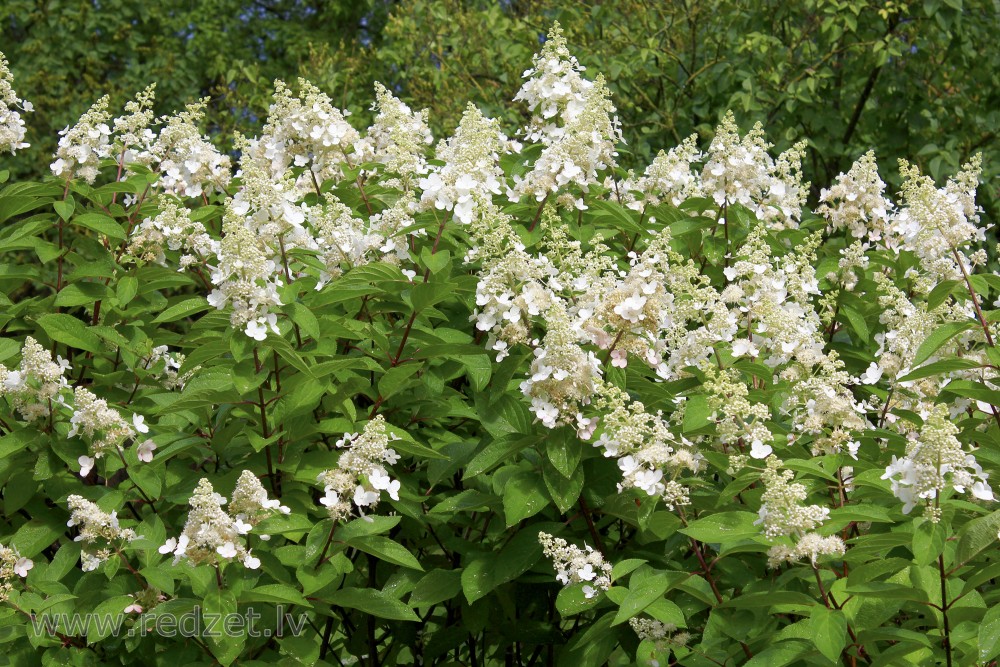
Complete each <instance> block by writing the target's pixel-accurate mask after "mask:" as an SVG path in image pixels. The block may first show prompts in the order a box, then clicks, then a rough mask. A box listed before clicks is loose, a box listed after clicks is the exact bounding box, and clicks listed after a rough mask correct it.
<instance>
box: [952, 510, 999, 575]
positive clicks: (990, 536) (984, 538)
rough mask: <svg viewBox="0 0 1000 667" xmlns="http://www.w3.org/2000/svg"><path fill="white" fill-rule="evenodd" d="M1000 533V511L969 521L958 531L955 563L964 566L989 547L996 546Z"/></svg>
mask: <svg viewBox="0 0 1000 667" xmlns="http://www.w3.org/2000/svg"><path fill="white" fill-rule="evenodd" d="M998 531H1000V510H998V511H996V512H993V513H992V514H988V515H986V516H982V517H979V518H978V519H973V520H972V521H969V522H968V523H966V524H965V525H964V526H962V527H961V528H960V529H959V531H958V546H957V547H956V549H955V563H956V564H957V565H964V564H965V563H968V562H969V561H970V560H972V559H973V558H975V557H976V555H977V554H978V553H979V552H980V551H982V550H983V549H985V548H986V547H988V546H992V545H994V544H996V541H997V532H998Z"/></svg>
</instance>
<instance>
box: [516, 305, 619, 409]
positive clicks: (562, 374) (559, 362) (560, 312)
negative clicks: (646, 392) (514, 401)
mask: <svg viewBox="0 0 1000 667" xmlns="http://www.w3.org/2000/svg"><path fill="white" fill-rule="evenodd" d="M545 320H546V324H547V326H548V330H547V331H546V332H545V337H544V338H543V339H542V344H541V345H540V346H538V347H536V348H535V349H534V359H533V360H532V362H531V368H530V370H529V371H528V377H527V378H526V379H525V380H524V381H523V382H521V392H522V393H523V394H524V395H525V396H527V397H528V398H529V399H530V400H531V411H532V412H533V413H534V415H535V417H537V418H538V420H539V421H541V422H542V424H543V425H544V426H546V427H547V428H555V427H556V426H559V425H561V424H572V423H573V422H574V421H575V420H576V415H577V414H578V413H579V412H581V410H582V408H583V406H585V405H587V404H589V403H590V400H591V396H593V394H594V390H595V389H596V386H597V382H598V381H599V380H600V378H601V374H602V371H601V364H600V362H599V361H598V359H597V357H596V356H595V355H594V353H593V352H587V351H585V350H584V349H583V348H582V347H581V346H580V345H579V344H578V342H577V341H578V335H577V333H576V332H575V331H574V329H573V323H572V321H571V320H570V319H569V315H568V314H567V313H566V310H565V308H564V307H563V305H562V303H561V302H559V301H556V302H554V303H553V304H552V305H551V306H550V307H549V308H548V310H547V311H546V312H545Z"/></svg>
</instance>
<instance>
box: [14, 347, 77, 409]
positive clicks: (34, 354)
mask: <svg viewBox="0 0 1000 667" xmlns="http://www.w3.org/2000/svg"><path fill="white" fill-rule="evenodd" d="M69 369H70V365H69V362H67V361H66V360H65V359H63V358H62V357H57V358H56V361H53V360H52V353H51V352H49V351H48V350H46V349H45V348H44V347H42V346H41V345H39V344H38V341H36V340H35V339H34V338H32V337H31V336H27V337H26V338H25V339H24V346H23V347H22V348H21V365H20V366H19V367H18V370H10V369H8V368H7V367H6V366H4V365H3V364H0V396H6V397H7V400H8V401H10V404H11V406H12V407H13V408H14V409H15V410H17V411H18V413H19V414H20V415H21V418H22V419H24V420H25V421H29V422H30V421H36V420H39V419H44V418H46V417H48V416H49V414H50V412H51V411H52V404H53V403H56V404H60V405H61V404H62V403H63V402H64V400H65V399H64V398H63V396H62V394H61V392H62V390H63V389H67V388H69V382H68V381H67V380H66V378H65V377H63V373H65V372H66V371H67V370H69Z"/></svg>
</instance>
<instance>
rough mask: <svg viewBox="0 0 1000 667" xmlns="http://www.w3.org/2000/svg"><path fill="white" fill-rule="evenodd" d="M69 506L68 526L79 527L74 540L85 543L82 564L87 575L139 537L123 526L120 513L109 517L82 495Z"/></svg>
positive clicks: (75, 496)
mask: <svg viewBox="0 0 1000 667" xmlns="http://www.w3.org/2000/svg"><path fill="white" fill-rule="evenodd" d="M67 504H68V505H69V511H70V519H69V521H67V522H66V525H67V526H69V527H73V526H78V527H79V533H78V534H77V536H76V537H75V538H74V541H75V542H82V543H83V550H82V551H81V552H80V564H81V568H82V569H83V571H84V572H91V571H93V570H96V569H97V567H98V566H99V565H100V564H101V563H103V562H104V561H106V560H108V559H109V558H111V557H112V556H113V555H114V554H115V553H117V552H118V551H120V550H121V548H122V546H124V544H127V543H128V542H131V541H132V540H134V539H136V538H137V537H138V536H137V535H136V533H135V531H134V530H132V529H131V528H122V527H121V525H120V524H119V522H118V512H111V513H110V514H108V513H107V512H105V511H104V510H102V509H101V508H100V507H98V506H97V504H96V503H93V502H91V501H89V500H87V499H86V498H84V497H83V496H78V495H72V496H70V497H69V498H67Z"/></svg>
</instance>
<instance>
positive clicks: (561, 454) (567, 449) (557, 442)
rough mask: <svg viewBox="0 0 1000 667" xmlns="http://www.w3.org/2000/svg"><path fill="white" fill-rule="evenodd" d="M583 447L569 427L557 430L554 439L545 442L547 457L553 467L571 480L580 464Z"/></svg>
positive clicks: (553, 433) (553, 434)
mask: <svg viewBox="0 0 1000 667" xmlns="http://www.w3.org/2000/svg"><path fill="white" fill-rule="evenodd" d="M581 454H582V447H581V445H580V441H579V440H578V439H577V438H576V433H575V432H574V431H573V429H571V428H569V427H568V426H564V427H562V428H559V429H556V430H555V431H553V432H552V437H550V438H546V440H545V455H546V456H547V457H548V459H549V462H550V463H551V464H552V467H553V468H555V469H556V470H557V471H559V474H561V475H562V476H563V477H565V478H567V479H570V478H572V477H573V473H574V472H576V467H577V466H578V465H579V464H580V457H581Z"/></svg>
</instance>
